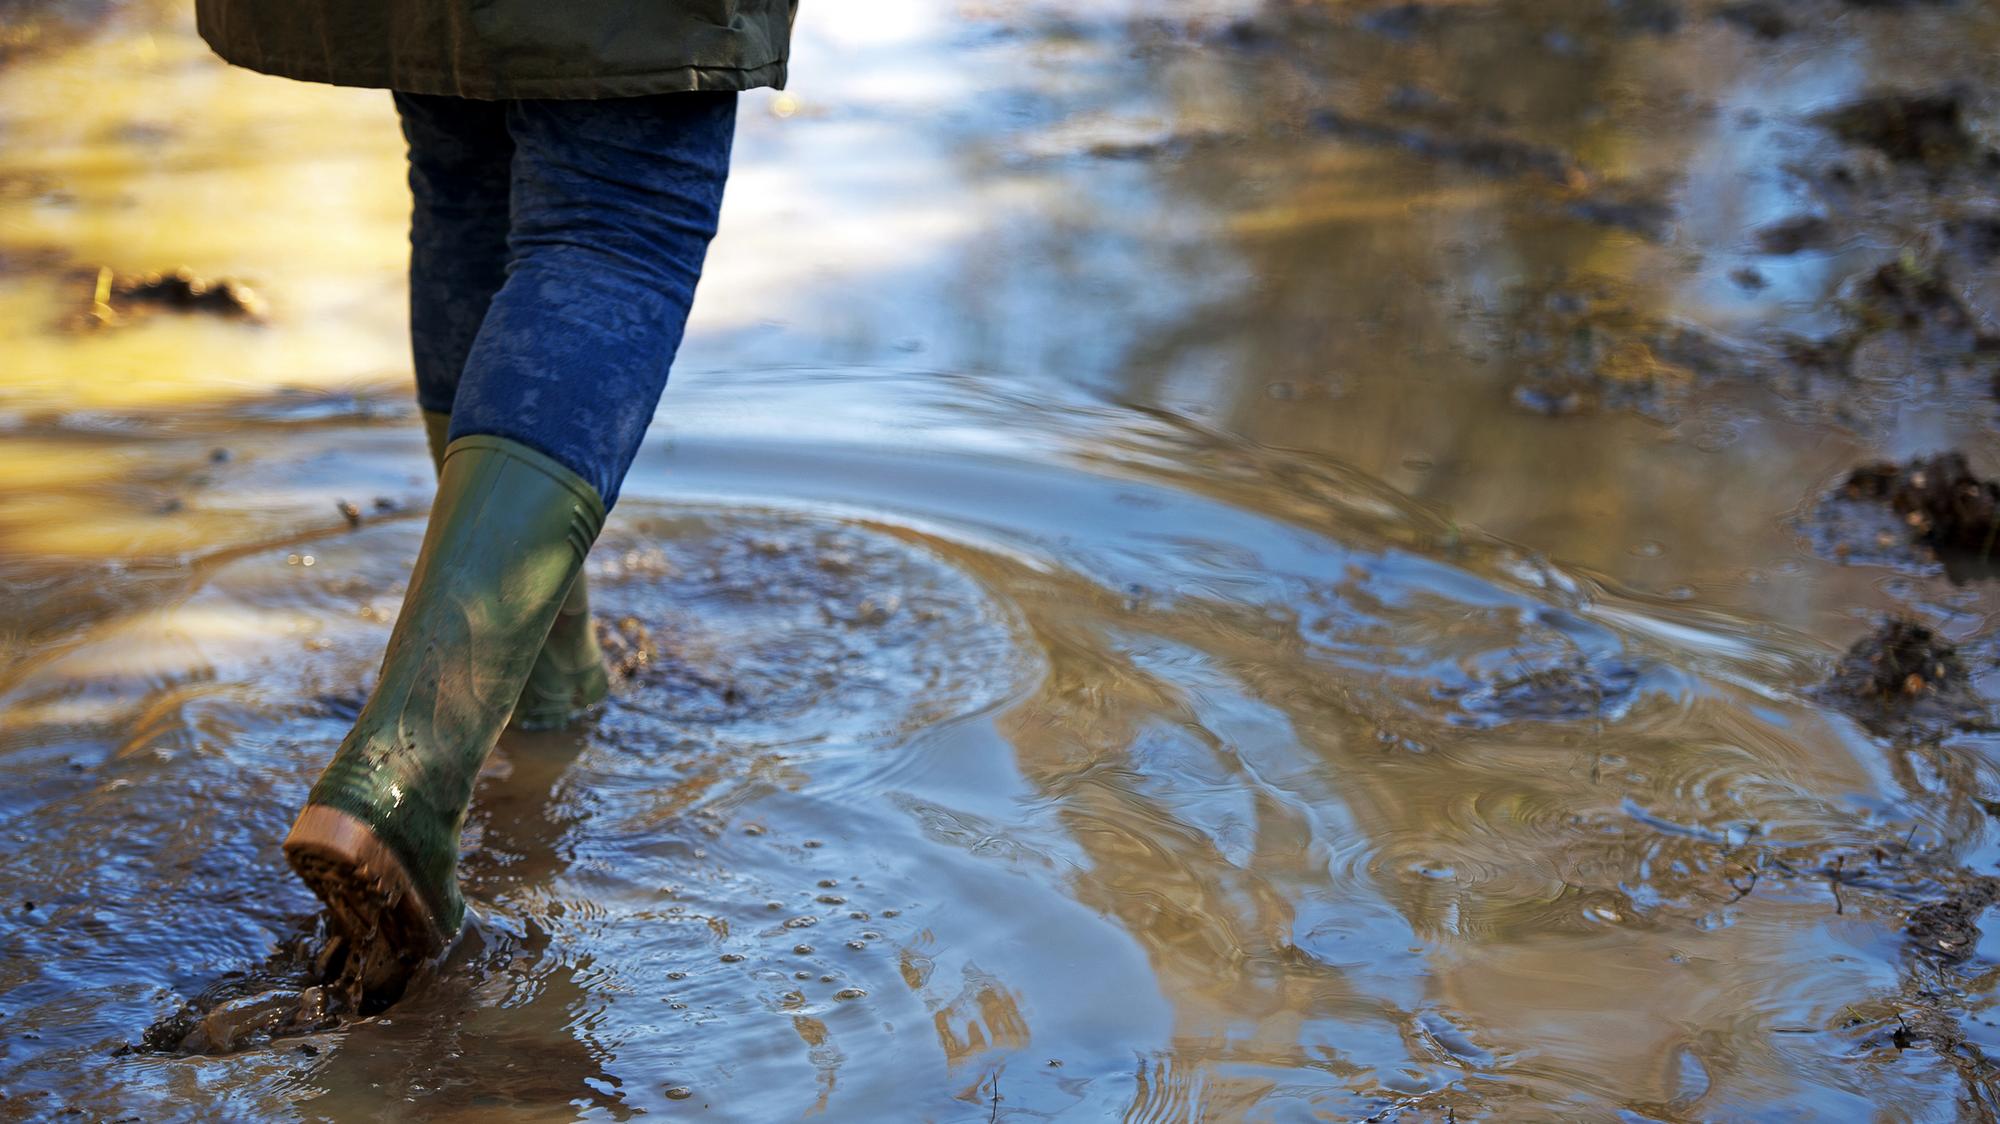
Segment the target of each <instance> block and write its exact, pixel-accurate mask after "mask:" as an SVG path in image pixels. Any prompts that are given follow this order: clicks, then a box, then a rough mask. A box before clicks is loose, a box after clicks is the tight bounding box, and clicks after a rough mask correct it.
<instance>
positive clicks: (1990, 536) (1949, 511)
mask: <svg viewBox="0 0 2000 1124" xmlns="http://www.w3.org/2000/svg"><path fill="white" fill-rule="evenodd" d="M1843 493H1844V495H1845V496H1846V497H1847V498H1849V499H1857V500H1872V501H1876V502H1879V503H1886V504H1888V505H1889V507H1890V509H1891V510H1893V511H1894V512H1895V513H1896V514H1897V515H1898V516H1900V517H1901V518H1902V521H1903V523H1904V524H1905V525H1906V526H1907V527H1908V528H1909V530H1910V536H1911V538H1912V539H1914V540H1915V541H1917V542H1920V543H1923V544H1925V545H1927V546H1929V547H1930V548H1932V549H1933V550H1935V551H1936V552H1938V554H1939V555H1940V556H1941V557H1942V556H1945V555H1952V554H1955V555H1959V556H1960V557H1961V559H1963V560H1970V561H1974V562H1979V563H1985V562H1988V561H1990V560H1991V559H1992V557H1993V552H1994V548H1995V545H1996V542H2000V483H1996V482H1995V481H1991V480H1981V479H1980V478H1979V477H1977V476H1974V475H1973V473H1972V469H1971V468H1970V467H1969V466H1968V465H1967V463H1966V459H1965V454H1963V453H1959V452H1949V453H1943V454H1940V455H1938V456H1935V457H1919V458H1917V459H1916V460H1913V461H1911V462H1910V463H1908V464H1906V465H1900V466H1899V465H1896V464H1893V463H1890V462H1887V461H1883V462H1879V463H1876V464H1869V465H1863V466H1862V467H1860V468H1858V469H1855V470H1854V472H1853V473H1852V474H1851V475H1849V476H1848V478H1847V483H1846V486H1845V487H1844V488H1843Z"/></svg>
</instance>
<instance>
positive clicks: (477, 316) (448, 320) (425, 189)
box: [395, 93, 611, 728]
mask: <svg viewBox="0 0 2000 1124" xmlns="http://www.w3.org/2000/svg"><path fill="white" fill-rule="evenodd" d="M395 98H396V112H397V115H398V116H399V117H400V118H401V119H402V123H403V137H404V139H405V140H406V141H408V142H409V151H410V199H411V204H412V207H411V212H410V354H411V357H412V359H413V360H414V362H415V367H416V375H417V405H418V406H419V407H421V409H422V411H423V419H424V431H425V436H426V439H427V440H428V441H429V443H430V449H431V461H432V464H433V465H435V466H439V467H441V466H442V465H443V463H444V450H445V446H446V444H448V442H449V436H448V434H449V430H450V427H451V413H452V405H453V403H454V401H455V400H456V399H457V397H458V384H459V380H460V378H461V377H462V375H463V374H464V371H465V364H466V357H467V356H468V355H470V354H471V352H472V343H473V340H474V339H476V338H477V337H478V335H479V328H480V325H481V324H482V323H484V322H485V320H486V311H487V308H488V307H489V306H490V305H492V303H493V297H494V294H496V293H498V292H499V291H500V287H501V285H503V284H504V283H505V282H506V280H507V235H508V228H509V225H510V219H511V210H512V194H513V183H512V177H513V165H514V139H513V137H512V136H511V135H510V134H509V133H508V131H507V106H506V104H505V103H502V102H492V101H472V100H469V99H466V98H454V97H437V96H431V95H425V94H402V93H399V94H397V95H395ZM610 688H611V683H610V679H609V677H608V676H607V675H606V673H605V669H604V653H603V652H602V650H600V649H599V648H598V645H597V636H596V633H595V632H594V630H593V629H592V626H591V623H590V594H589V591H588V589H587V587H586V582H585V580H584V577H583V575H582V574H578V575H577V578H576V582H575V584H573V585H572V586H571V587H570V592H569V598H568V600H566V601H565V602H564V603H563V607H562V611H561V612H559V613H557V614H556V623H555V624H554V626H552V627H551V628H550V629H549V638H548V640H547V641H545V642H544V643H543V645H542V652H541V655H540V657H539V658H538V659H537V660H536V661H535V666H534V670H532V671H530V672H529V673H528V682H527V684H526V685H525V686H524V687H523V688H522V693H521V701H520V702H519V703H517V704H516V706H515V708H514V723H515V724H516V725H519V726H523V727H528V728H542V727H550V726H560V725H563V724H565V723H567V722H568V721H569V720H570V719H571V718H573V717H575V716H576V715H578V714H580V713H582V712H583V711H584V710H585V709H587V708H589V707H590V706H592V705H593V704H595V703H597V702H598V701H599V700H601V699H602V698H604V696H605V695H606V694H607V693H609V691H610Z"/></svg>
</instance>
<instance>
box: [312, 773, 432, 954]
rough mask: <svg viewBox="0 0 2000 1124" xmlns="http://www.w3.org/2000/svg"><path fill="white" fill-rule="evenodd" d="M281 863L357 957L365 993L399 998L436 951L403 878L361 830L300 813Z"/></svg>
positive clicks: (316, 812) (316, 810)
mask: <svg viewBox="0 0 2000 1124" xmlns="http://www.w3.org/2000/svg"><path fill="white" fill-rule="evenodd" d="M285 858H286V859H287V860H288V861H290V863H291V864H292V869H293V870H294V871H296V872H298V876H299V877H300V878H301V879H303V880H304V881H305V884H306V885H307V886H308V887H310V888H311V889H312V892H313V893H315V894H317V895H319V899H320V900H321V901H322V902H325V903H326V908H327V911H328V912H329V913H331V914H332V915H333V916H332V920H333V925H334V928H335V929H336V930H337V931H338V932H340V934H341V935H343V936H345V937H346V938H347V940H348V947H349V949H350V955H355V954H358V955H360V956H362V957H363V960H364V962H365V964H366V967H364V969H363V971H362V976H363V978H364V980H365V981H366V982H367V984H368V985H369V989H370V990H371V991H377V990H383V989H384V987H385V986H386V987H391V988H394V989H396V990H400V988H401V984H402V982H403V981H405V980H407V978H408V976H409V975H410V974H412V973H413V972H414V971H415V970H416V968H417V967H419V966H420V965H421V964H422V963H423V962H424V961H425V960H428V959H429V958H431V957H433V956H435V955H437V954H438V953H439V952H442V951H443V950H444V945H445V939H444V936H443V935H442V934H441V933H440V932H439V930H438V924H437V918H436V917H435V916H434V915H433V914H432V913H431V910H430V908H429V907H428V906H426V905H425V904H424V900H423V897H422V895H420V894H418V893H417V891H416V884H415V882H413V881H412V880H411V878H410V873H409V871H408V870H407V869H405V868H404V866H403V863H402V860H401V859H398V858H397V857H396V856H395V854H394V853H393V852H392V851H390V850H389V848H388V847H387V846H386V845H384V844H383V842H382V840H381V839H380V838H378V837H377V836H376V834H375V832H374V831H373V830H372V829H370V828H369V827H368V825H367V824H364V823H362V822H361V821H360V820H358V819H355V818H354V817H353V816H350V815H348V814H347V813H346V812H341V811H337V810H335V809H333V808H328V807H324V806H322V805H318V804H313V805H308V806H307V808H306V809H305V811H303V812H300V813H299V818H298V820H297V822H295V823H293V824H292V830H291V833H290V834H288V835H286V836H285ZM396 977H401V978H400V979H398V978H396ZM392 981H393V982H392Z"/></svg>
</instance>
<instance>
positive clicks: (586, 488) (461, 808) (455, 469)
mask: <svg viewBox="0 0 2000 1124" xmlns="http://www.w3.org/2000/svg"><path fill="white" fill-rule="evenodd" d="M603 524H604V504H603V501H602V500H601V499H600V498H599V497H598V495H597V492H596V490H595V489H593V488H592V487H591V486H590V485H589V484H588V483H586V482H585V481H584V480H583V479H582V478H581V477H579V476H577V475H576V474H574V473H572V472H570V471H569V470H568V469H567V468H564V467H563V466H562V465H560V464H558V463H557V462H556V461H554V460H552V459H550V458H548V457H546V456H543V455H542V454H540V453H538V452H536V451H534V450H533V449H530V448H528V447H527V446H525V445H521V444H518V443H516V442H513V441H508V440H505V439H503V438H498V437H488V436H474V437H462V438H460V439H458V440H457V441H455V442H453V443H452V445H451V447H450V448H449V449H448V450H446V452H445V457H444V466H443V469H442V470H441V471H440V472H439V475H438V492H437V502H436V503H435V505H433V506H432V508H431V516H430V525H429V526H428V528H426V530H425V532H424V544H423V548H422V550H421V551H420V552H419V553H418V555H417V564H416V568H415V569H414V570H413V571H412V573H411V575H410V585H409V589H408V591H407V592H406V593H405V594H404V595H403V609H402V613H401V615H399V616H398V617H397V618H396V627H395V629H394V631H393V632H391V633H390V637H389V649H388V653H387V654H386V655H385V656H384V657H383V660H382V674H381V678H380V680H379V681H378V682H377V683H376V686H375V692H374V694H373V695H372V696H371V697H370V698H369V700H368V703H367V705H366V706H364V707H363V708H362V710H361V715H360V717H359V719H358V720H357V721H356V722H355V725H354V729H353V730H352V731H351V732H350V733H349V734H348V735H347V737H346V739H345V740H344V741H342V742H341V745H340V749H339V751H338V752H336V753H335V754H334V758H333V761H332V763H331V764H329V765H328V766H327V767H326V771H325V772H324V773H322V774H321V775H320V778H319V781H318V783H316V784H314V785H313V787H312V792H311V794H310V795H309V796H308V797H307V800H306V807H305V809H304V811H302V812H300V813H299V817H298V820H297V821H296V822H295V823H294V824H293V825H292V830H291V834H290V835H288V836H287V837H286V839H285V856H286V858H287V859H289V860H290V861H291V864H292V867H293V868H294V869H295V870H297V871H298V873H299V875H300V877H302V878H303V879H305V881H306V883H307V884H308V885H309V886H311V887H312V889H313V892H314V893H316V894H318V895H319V896H320V898H321V899H322V900H324V901H325V902H326V904H327V908H328V910H329V912H330V913H331V914H332V920H333V925H334V928H335V930H336V931H337V932H339V933H340V934H341V935H342V936H343V937H344V938H346V940H347V941H348V956H349V965H350V967H349V971H350V973H354V974H357V975H358V977H359V980H360V983H361V987H362V991H363V992H364V994H366V995H368V996H371V997H373V998H374V999H375V1000H376V1001H378V1002H379V1001H382V1000H385V999H386V1000H393V999H394V998H395V996H396V995H397V994H399V993H400V991H401V990H402V987H403V984H404V983H405V982H406V981H407V979H408V977H409V975H410V974H411V973H412V972H413V971H414V970H415V969H416V968H418V967H420V966H421V965H422V964H423V963H424V962H425V961H426V960H427V959H428V958H430V957H431V956H433V955H435V954H436V953H438V952H439V951H441V950H442V949H443V948H444V947H445V946H446V945H447V944H449V942H450V941H451V939H452V937H453V936H454V935H456V934H457V932H458V929H459V926H460V925H461V923H462V922H463V920H464V916H465V901H464V899H463V898H462V897H461V896H460V894H459V888H458V837H459V830H460V828H461V827H462V825H463V824H464V821H465V812H466V806H467V805H468V804H469V803H470V802H471V799H472V786H473V782H474V780H475V779H476V778H477V777H478V775H479V769H480V766H481V764H483V763H484V761H485V760H486V755H487V753H488V752H489V751H491V750H492V748H493V743H494V742H495V741H496V740H497V739H498V738H499V736H500V731H501V729H502V728H503V727H504V726H505V725H506V723H507V719H508V716H509V714H510V713H511V712H512V711H513V709H514V703H515V700H517V699H519V698H520V696H521V689H522V686H523V685H524V684H525V683H526V682H527V679H528V675H529V670H530V669H531V668H532V667H533V666H534V663H535V660H536V656H537V653H538V652H540V650H541V647H542V642H543V641H544V640H545V639H546V638H547V636H548V633H549V629H550V626H551V625H553V624H554V623H555V619H556V616H557V613H558V611H559V610H560V609H561V607H562V604H563V599H564V598H565V597H566V596H567V595H568V594H569V588H570V585H571V583H572V582H573V581H575V579H576V576H577V573H578V572H579V570H580V569H581V568H582V566H583V558H584V555H585V554H586V553H587V552H588V551H589V549H590V544H591V543H592V541H594V540H595V539H596V537H597V532H598V530H599V528H601V527H602V526H603ZM357 956H358V957H360V960H359V961H358V962H357V961H356V960H355V957H357ZM356 963H358V964H359V969H358V972H357V970H356V968H355V964H356Z"/></svg>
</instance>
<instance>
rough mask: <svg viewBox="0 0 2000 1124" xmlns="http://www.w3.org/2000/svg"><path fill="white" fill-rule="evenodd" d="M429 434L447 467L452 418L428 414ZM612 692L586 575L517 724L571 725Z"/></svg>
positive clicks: (547, 648)
mask: <svg viewBox="0 0 2000 1124" xmlns="http://www.w3.org/2000/svg"><path fill="white" fill-rule="evenodd" d="M423 414H424V435H425V436H426V437H427V438H429V440H430V446H431V463H432V464H433V465H442V464H443V463H444V447H445V441H446V436H447V434H449V433H450V431H451V415H450V414H441V413H438V412H437V411H435V410H425V411H423ZM610 693H611V677H610V675H609V673H608V672H606V670H605V667H604V650H603V649H602V648H600V647H599V646H598V644H597V630H596V629H595V628H594V627H592V625H591V623H590V591H589V589H588V588H587V583H586V582H585V580H584V575H583V574H582V573H580V572H579V573H578V574H577V575H576V584H575V585H572V586H570V588H569V599H568V600H567V601H564V602H563V607H562V611H561V612H560V613H557V614H556V623H555V624H554V626H552V627H551V628H550V629H549V638H548V640H547V641H546V642H544V643H543V644H542V652H541V655H540V657H539V658H537V659H536V660H535V667H534V670H533V671H530V672H529V673H528V682H527V685H526V686H524V687H522V688H521V701H520V702H519V703H518V704H516V705H515V707H514V723H513V724H514V725H516V726H518V727H520V728H521V729H524V730H547V729H553V728H556V727H559V726H567V725H569V723H570V722H571V721H572V720H574V719H575V718H576V717H577V716H578V715H580V714H582V713H583V712H584V711H585V710H588V709H590V708H591V707H593V706H595V705H597V704H598V703H600V702H602V701H604V696H606V695H608V694H610Z"/></svg>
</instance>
